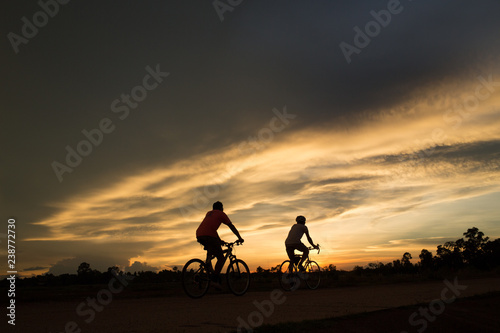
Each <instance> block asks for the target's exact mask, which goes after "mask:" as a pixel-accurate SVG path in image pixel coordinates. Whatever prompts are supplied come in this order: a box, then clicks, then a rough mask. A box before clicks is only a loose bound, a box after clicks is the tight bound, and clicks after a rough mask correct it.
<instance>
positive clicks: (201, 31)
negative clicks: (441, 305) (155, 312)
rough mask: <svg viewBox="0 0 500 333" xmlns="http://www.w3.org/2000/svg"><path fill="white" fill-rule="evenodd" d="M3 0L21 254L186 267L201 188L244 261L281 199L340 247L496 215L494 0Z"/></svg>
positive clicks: (68, 265)
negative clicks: (218, 205)
mask: <svg viewBox="0 0 500 333" xmlns="http://www.w3.org/2000/svg"><path fill="white" fill-rule="evenodd" d="M1 6H2V8H1V10H0V13H1V14H0V15H1V18H2V19H1V29H2V35H3V36H4V37H3V39H2V40H3V42H2V44H1V46H0V50H1V51H0V52H1V53H0V55H1V61H2V66H1V73H0V74H1V75H0V77H1V80H2V90H1V91H0V97H1V99H2V103H1V106H0V110H1V113H0V114H1V120H0V126H1V128H0V129H1V130H0V135H1V151H2V154H1V156H0V159H1V164H0V168H1V174H0V184H1V186H0V188H1V193H0V194H1V196H0V208H1V209H0V212H1V215H2V216H1V219H2V223H1V225H2V226H3V227H2V229H3V230H0V241H1V249H0V254H1V256H2V258H6V257H7V238H6V234H7V224H8V220H9V219H14V220H15V225H16V229H15V232H16V242H17V243H16V269H17V270H18V273H19V275H20V276H31V275H33V274H43V273H47V272H48V273H52V274H63V273H76V269H77V267H78V265H79V264H80V263H81V262H84V261H85V262H88V263H90V265H91V268H93V269H98V270H101V271H105V270H106V269H107V267H110V266H113V265H117V266H119V267H121V268H122V269H124V270H126V271H135V270H137V271H140V270H161V269H172V268H173V267H175V266H177V267H182V266H183V264H184V263H185V262H186V261H187V260H188V259H190V258H193V257H201V258H203V257H204V251H203V249H202V247H201V246H200V245H199V244H198V243H197V242H196V239H195V231H196V228H197V227H198V225H199V223H200V222H201V220H202V219H203V217H204V216H205V214H206V212H207V211H209V210H210V209H211V206H212V203H213V202H215V201H217V200H220V201H221V202H223V204H224V211H225V212H226V213H227V214H228V216H229V218H230V219H231V220H232V221H233V223H234V225H235V226H236V227H237V228H238V230H239V231H240V233H241V235H242V237H243V238H244V239H245V243H244V245H243V246H240V247H238V248H237V251H236V254H237V256H238V257H239V258H240V259H243V260H245V261H246V262H247V263H248V264H249V266H250V269H251V270H255V269H256V268H257V267H258V266H261V267H264V268H270V267H273V266H276V265H277V264H279V263H280V262H282V261H283V260H284V259H286V252H285V247H284V240H285V238H286V236H287V233H288V231H289V229H290V227H291V226H292V225H293V224H294V223H295V217H296V216H297V215H304V216H305V217H306V218H307V224H306V225H307V226H308V228H309V231H310V234H311V237H312V239H313V241H314V242H315V243H319V244H320V245H321V253H319V254H317V253H315V252H312V254H311V257H312V258H313V259H314V260H316V261H317V262H318V263H319V264H320V265H321V266H326V265H329V264H334V265H336V266H337V268H340V269H352V268H353V267H354V266H355V265H360V266H364V265H367V264H368V263H370V262H384V263H386V262H392V261H393V260H395V259H399V258H401V257H402V255H403V253H404V252H410V253H411V254H412V256H413V262H417V261H418V255H419V254H420V251H421V250H422V249H424V248H425V249H428V250H429V251H431V252H433V254H435V250H436V247H437V245H440V244H443V243H444V242H446V241H450V240H456V239H458V238H460V237H462V234H463V233H464V232H465V231H466V230H467V229H468V228H471V227H474V226H475V227H477V228H479V229H480V230H481V231H483V232H484V233H485V235H486V236H489V237H490V238H491V239H495V238H498V237H500V224H499V222H500V221H499V218H500V216H499V215H500V214H499V213H500V208H498V202H499V199H500V181H499V179H500V178H499V173H500V163H499V162H500V154H499V153H500V130H499V128H500V68H499V65H498V64H499V61H498V60H499V58H500V39H499V37H498V36H499V35H498V31H500V21H499V20H498V12H499V11H500V3H498V2H497V1H486V0H483V1H475V2H472V1H456V0H455V1H451V0H448V1H430V0H429V1H425V0H419V1H411V0H401V1H395V0H390V1H356V2H353V1H335V2H333V1H307V2H306V1H296V0H294V1H272V2H269V1H224V0H221V1H189V2H187V1H131V0H122V1H67V2H65V1H63V0H60V2H55V1H54V0H47V1H46V2H43V0H42V1H41V2H35V1H15V2H12V1H11V2H5V3H2V4H1ZM219 233H220V235H221V238H223V239H224V240H226V241H232V240H235V239H236V237H235V236H234V235H232V233H231V231H230V230H229V228H227V227H225V226H221V228H220V229H219ZM303 242H305V243H306V244H307V240H306V239H305V237H304V238H303ZM6 271H7V260H6V259H5V260H4V259H2V261H1V262H0V275H4V274H5V272H6Z"/></svg>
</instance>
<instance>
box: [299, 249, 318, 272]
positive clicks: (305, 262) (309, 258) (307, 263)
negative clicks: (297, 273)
mask: <svg viewBox="0 0 500 333" xmlns="http://www.w3.org/2000/svg"><path fill="white" fill-rule="evenodd" d="M307 249H308V250H309V251H311V250H318V254H319V252H320V248H319V247H318V248H317V249H316V248H314V247H308V248H307ZM310 253H311V252H309V253H308V254H307V258H306V259H305V260H304V262H303V263H302V266H304V267H307V266H308V265H309V264H310V263H311V262H312V260H311V257H310ZM294 257H295V259H296V260H293V262H292V267H293V268H295V269H297V270H298V269H299V262H300V260H301V259H302V255H300V254H296V253H294ZM297 259H298V260H297Z"/></svg>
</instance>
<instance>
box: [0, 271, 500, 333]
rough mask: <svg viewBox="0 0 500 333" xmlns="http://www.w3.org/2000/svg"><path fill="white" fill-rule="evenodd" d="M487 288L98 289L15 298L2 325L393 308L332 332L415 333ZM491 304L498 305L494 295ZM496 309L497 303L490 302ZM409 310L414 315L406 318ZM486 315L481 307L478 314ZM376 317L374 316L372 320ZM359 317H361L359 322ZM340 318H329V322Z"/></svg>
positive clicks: (156, 328) (133, 323)
mask: <svg viewBox="0 0 500 333" xmlns="http://www.w3.org/2000/svg"><path fill="white" fill-rule="evenodd" d="M492 291H500V278H487V279H484V278H483V279H473V280H459V279H457V280H453V279H451V280H447V282H446V281H435V282H421V283H400V284H394V285H374V286H362V287H349V288H323V289H321V288H320V289H318V290H307V289H300V290H297V291H293V292H284V291H281V290H280V289H272V290H269V291H266V292H248V293H247V294H245V295H244V296H241V297H237V296H234V295H232V294H219V293H215V292H211V293H209V294H208V295H206V296H205V297H203V298H201V299H190V298H188V297H187V296H184V295H179V296H170V297H144V298H122V299H118V298H117V299H107V298H106V294H105V293H102V294H100V295H99V296H100V297H101V298H100V299H101V300H102V302H103V303H106V304H104V305H101V304H98V303H97V304H95V305H94V306H92V305H91V304H90V303H87V302H92V299H93V298H96V297H97V295H96V294H93V295H89V296H88V300H85V299H83V298H82V299H80V300H71V301H48V302H22V303H20V304H17V308H16V326H15V327H12V326H10V325H9V327H8V329H7V331H12V332H53V333H56V332H57V333H59V332H64V333H66V332H72V333H73V332H74V333H79V332H97V333H99V332H129V333H132V332H134V333H135V332H137V333H142V332H145V333H146V332H147V333H149V332H230V331H235V330H236V329H237V328H238V327H240V328H244V327H247V328H250V329H253V328H257V327H259V326H260V325H262V324H277V323H282V322H290V321H292V322H299V321H302V320H314V319H323V318H332V317H342V316H346V315H353V314H363V313H367V312H372V311H377V310H383V309H393V310H391V311H394V312H392V313H391V312H390V311H389V312H386V311H382V312H377V313H375V314H374V315H375V318H371V316H362V318H361V319H360V318H358V319H352V318H350V319H348V320H347V321H349V320H350V322H349V323H347V324H345V325H347V326H345V327H343V328H342V327H341V326H339V327H338V329H335V330H333V331H336V332H378V330H376V328H377V325H381V324H382V323H385V324H387V325H389V326H387V325H386V326H385V327H387V330H385V329H384V330H383V331H384V332H398V333H399V332H402V331H408V332H416V331H417V329H420V328H423V327H424V325H426V327H425V328H426V332H431V331H433V330H432V329H431V328H432V326H433V325H434V324H436V323H440V322H441V323H442V324H444V322H445V320H449V319H450V318H455V320H454V321H453V322H455V324H456V323H457V320H458V323H460V320H462V321H464V320H466V319H467V316H468V314H467V313H463V311H466V310H463V309H462V310H461V309H458V310H453V309H456V306H457V305H460V304H461V302H456V304H455V307H454V303H455V301H454V299H453V298H454V297H455V296H458V297H459V298H461V297H469V296H474V295H481V294H485V293H488V292H492ZM441 299H442V300H441ZM474 302H476V303H474V304H475V305H474V306H476V307H478V306H479V305H484V304H486V302H488V299H485V300H484V301H481V300H476V301H474ZM490 302H494V301H493V300H490ZM414 304H429V306H428V307H426V308H427V312H426V313H423V314H419V313H416V312H415V311H416V310H414V309H408V308H406V309H395V308H398V307H402V306H408V305H414ZM496 304H497V305H498V299H497V303H496ZM94 309H95V310H94ZM495 309H499V307H498V306H495ZM457 311H458V312H457ZM461 311H462V312H461ZM413 313H416V315H414V316H413V318H411V316H412V314H413ZM485 313H486V312H485ZM496 313H498V310H496ZM475 315H477V314H475ZM488 315H489V314H487V313H486V314H485V315H484V316H488ZM377 316H380V318H378V319H377ZM495 317H498V315H496V316H495ZM367 318H369V319H367ZM429 318H430V319H429ZM469 319H470V318H469ZM481 319H482V320H480V321H478V322H477V323H478V325H479V324H480V323H481V322H482V321H485V320H486V321H487V319H488V318H481ZM363 320H368V321H367V322H365V323H363ZM410 320H412V321H411V322H410ZM469 321H470V320H469ZM341 322H342V321H336V323H335V324H338V323H341ZM424 322H425V324H424ZM497 323H498V322H497ZM1 326H4V325H3V324H2V325H1ZM477 328H478V329H477V331H481V332H482V330H481V327H480V326H477ZM2 331H4V330H3V329H2ZM243 331H245V330H243ZM331 331H332V330H331V329H328V330H325V332H331ZM443 331H450V330H446V329H444V330H443ZM451 331H454V330H451Z"/></svg>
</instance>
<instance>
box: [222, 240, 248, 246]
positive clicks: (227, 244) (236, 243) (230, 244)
mask: <svg viewBox="0 0 500 333" xmlns="http://www.w3.org/2000/svg"><path fill="white" fill-rule="evenodd" d="M242 244H243V242H240V241H239V240H237V241H234V242H232V243H228V242H225V241H221V245H223V246H227V247H231V246H233V245H242Z"/></svg>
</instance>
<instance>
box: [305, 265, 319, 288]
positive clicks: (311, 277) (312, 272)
mask: <svg viewBox="0 0 500 333" xmlns="http://www.w3.org/2000/svg"><path fill="white" fill-rule="evenodd" d="M305 268H306V272H305V275H306V276H305V279H304V280H305V281H306V285H307V287H308V288H309V289H316V288H318V287H319V283H320V280H321V270H320V268H319V265H318V263H316V261H310V262H309V263H308V264H307V266H306V267H305Z"/></svg>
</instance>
